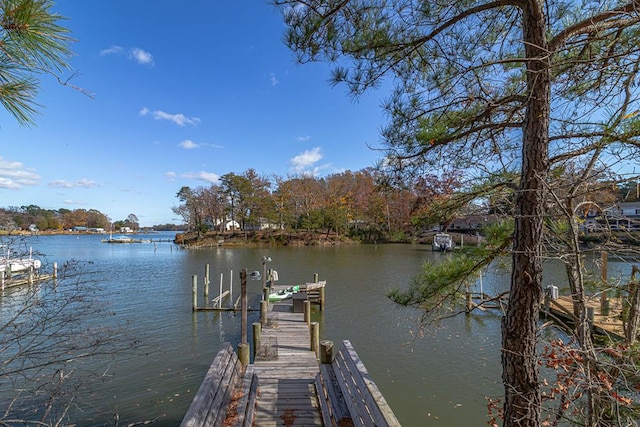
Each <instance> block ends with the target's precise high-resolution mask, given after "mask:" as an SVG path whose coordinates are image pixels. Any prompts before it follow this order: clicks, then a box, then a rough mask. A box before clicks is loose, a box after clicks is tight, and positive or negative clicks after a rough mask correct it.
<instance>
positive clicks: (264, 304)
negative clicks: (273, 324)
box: [260, 300, 269, 323]
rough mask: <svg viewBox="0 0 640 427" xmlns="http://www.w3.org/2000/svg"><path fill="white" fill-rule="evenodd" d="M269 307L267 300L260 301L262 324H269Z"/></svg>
mask: <svg viewBox="0 0 640 427" xmlns="http://www.w3.org/2000/svg"><path fill="white" fill-rule="evenodd" d="M268 309H269V306H268V305H267V301H266V300H262V301H260V322H261V323H267V310H268Z"/></svg>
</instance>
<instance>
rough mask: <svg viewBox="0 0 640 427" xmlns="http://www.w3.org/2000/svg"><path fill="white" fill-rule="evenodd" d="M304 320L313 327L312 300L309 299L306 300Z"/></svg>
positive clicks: (308, 325)
mask: <svg viewBox="0 0 640 427" xmlns="http://www.w3.org/2000/svg"><path fill="white" fill-rule="evenodd" d="M304 321H305V322H307V327H311V301H309V300H306V301H305V302H304Z"/></svg>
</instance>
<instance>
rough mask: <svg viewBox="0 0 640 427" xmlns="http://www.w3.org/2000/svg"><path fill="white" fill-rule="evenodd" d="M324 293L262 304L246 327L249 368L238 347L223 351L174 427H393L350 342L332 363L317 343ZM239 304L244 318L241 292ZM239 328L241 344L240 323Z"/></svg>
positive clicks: (319, 289)
mask: <svg viewBox="0 0 640 427" xmlns="http://www.w3.org/2000/svg"><path fill="white" fill-rule="evenodd" d="M243 283H244V284H245V285H243V289H245V288H246V276H244V279H243ZM280 286H281V287H282V285H280ZM324 286H325V283H324V282H318V281H317V280H316V281H315V283H312V284H309V283H308V284H307V285H306V286H301V289H305V291H311V295H309V293H308V292H305V291H301V292H298V293H296V294H294V295H293V297H292V298H289V299H285V300H282V301H278V302H270V303H267V301H265V300H262V301H261V304H260V305H261V313H260V317H261V319H260V322H257V323H254V324H253V325H252V326H253V343H254V345H253V349H254V363H253V364H251V363H249V359H250V358H249V348H250V346H249V344H248V343H247V342H246V341H244V340H243V342H241V343H240V344H238V353H237V355H236V353H235V352H234V351H233V348H232V347H231V344H230V343H225V344H223V349H222V350H220V351H219V352H218V354H217V356H216V357H215V359H214V361H213V363H212V364H211V367H210V368H209V371H208V372H207V375H206V376H205V378H204V380H203V382H202V384H201V386H200V388H199V390H198V392H197V393H196V395H195V396H194V399H193V402H192V403H191V406H190V407H189V410H188V411H187V413H186V414H185V417H184V418H183V420H182V424H181V426H182V427H202V426H223V425H224V426H243V427H245V426H246V427H249V426H254V425H255V426H261V427H262V426H267V427H270V426H332V427H338V426H358V427H367V426H370V425H376V426H380V427H398V426H400V423H399V422H398V420H397V418H396V417H395V415H394V413H393V411H392V410H391V408H390V407H389V405H388V404H387V402H386V401H385V399H384V397H383V396H382V393H381V392H380V390H379V389H378V388H377V386H376V385H375V382H374V381H373V379H372V378H371V376H370V375H369V373H368V372H367V370H366V368H365V367H364V364H363V363H362V361H361V360H360V358H359V357H358V355H357V353H356V351H355V349H354V348H353V346H352V345H351V343H350V342H349V341H348V340H344V341H343V342H342V344H341V345H340V346H339V348H338V350H337V353H336V354H335V357H334V351H333V342H332V341H326V340H325V341H320V339H319V324H318V323H317V322H311V321H310V320H311V304H312V299H316V298H317V301H315V302H316V303H317V304H318V305H319V307H320V308H322V306H323V305H324ZM194 289H195V288H194ZM275 290H277V289H275V288H274V289H273V290H272V291H275ZM314 292H316V294H315V295H314V294H313V293H314ZM242 300H243V311H244V312H243V317H244V316H245V314H246V309H247V304H246V292H245V291H244V290H243V297H242ZM242 329H243V337H244V338H245V339H246V336H247V333H246V332H247V331H246V329H247V325H246V321H243V327H242Z"/></svg>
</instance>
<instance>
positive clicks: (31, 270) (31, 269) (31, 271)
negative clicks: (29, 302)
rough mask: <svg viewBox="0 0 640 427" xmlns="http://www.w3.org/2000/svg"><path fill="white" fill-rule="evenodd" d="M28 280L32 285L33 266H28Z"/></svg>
mask: <svg viewBox="0 0 640 427" xmlns="http://www.w3.org/2000/svg"><path fill="white" fill-rule="evenodd" d="M28 281H29V285H33V266H30V267H29V278H28Z"/></svg>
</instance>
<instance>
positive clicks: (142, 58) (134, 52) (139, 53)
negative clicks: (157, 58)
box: [129, 47, 153, 65]
mask: <svg viewBox="0 0 640 427" xmlns="http://www.w3.org/2000/svg"><path fill="white" fill-rule="evenodd" d="M129 58H131V59H133V60H134V61H136V62H137V63H138V64H141V65H153V55H151V54H150V53H149V52H147V51H145V50H142V49H140V48H138V47H134V48H131V49H130V50H129Z"/></svg>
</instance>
